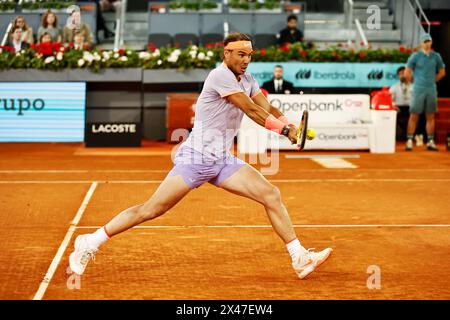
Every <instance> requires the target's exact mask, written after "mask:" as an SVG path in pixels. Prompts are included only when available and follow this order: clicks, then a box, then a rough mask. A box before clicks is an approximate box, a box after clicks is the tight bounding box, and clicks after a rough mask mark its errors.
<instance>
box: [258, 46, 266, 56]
mask: <svg viewBox="0 0 450 320" xmlns="http://www.w3.org/2000/svg"><path fill="white" fill-rule="evenodd" d="M259 54H260V55H261V57H264V56H265V55H266V48H262V49H261V50H259Z"/></svg>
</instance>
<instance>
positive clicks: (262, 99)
mask: <svg viewBox="0 0 450 320" xmlns="http://www.w3.org/2000/svg"><path fill="white" fill-rule="evenodd" d="M252 100H253V102H254V103H255V104H257V105H258V106H260V107H261V108H263V109H264V110H266V111H267V112H269V113H270V114H272V115H273V116H274V117H275V118H277V119H278V118H280V117H284V114H283V113H282V112H281V111H280V109H278V108H275V107H274V106H272V105H271V104H270V102H269V100H267V98H266V96H265V95H264V94H263V93H262V92H261V91H260V92H259V93H257V94H256V95H255V96H253V97H252Z"/></svg>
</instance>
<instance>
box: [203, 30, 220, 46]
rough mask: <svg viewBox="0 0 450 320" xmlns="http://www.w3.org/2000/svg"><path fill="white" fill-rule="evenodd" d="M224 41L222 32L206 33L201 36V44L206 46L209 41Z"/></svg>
mask: <svg viewBox="0 0 450 320" xmlns="http://www.w3.org/2000/svg"><path fill="white" fill-rule="evenodd" d="M221 41H223V35H222V34H220V33H204V34H202V35H201V36H200V44H201V45H202V46H206V45H207V44H209V43H217V42H221Z"/></svg>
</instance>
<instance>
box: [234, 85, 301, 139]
mask: <svg viewBox="0 0 450 320" xmlns="http://www.w3.org/2000/svg"><path fill="white" fill-rule="evenodd" d="M227 99H228V101H229V102H231V103H232V104H233V105H235V106H236V107H238V108H239V109H241V110H242V111H243V112H244V113H245V114H246V115H247V116H248V117H249V118H250V119H252V120H253V121H255V122H256V123H257V124H259V125H260V126H262V127H265V128H266V129H269V130H272V128H273V129H274V131H276V128H280V127H281V128H282V127H284V126H285V124H284V123H282V122H281V121H280V120H278V119H277V118H275V117H274V116H273V115H272V114H271V113H270V112H268V111H267V110H266V109H264V108H262V107H261V106H259V105H257V104H256V103H255V102H253V100H252V99H250V97H248V96H247V95H246V94H245V93H243V92H237V93H233V94H231V95H229V96H228V97H227ZM288 138H289V140H290V141H291V142H292V143H297V130H296V128H295V126H290V130H289V136H288Z"/></svg>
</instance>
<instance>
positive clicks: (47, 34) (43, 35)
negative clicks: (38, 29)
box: [39, 32, 53, 43]
mask: <svg viewBox="0 0 450 320" xmlns="http://www.w3.org/2000/svg"><path fill="white" fill-rule="evenodd" d="M45 36H50V39H51V40H50V42H51V41H52V40H53V39H52V35H51V34H50V33H48V32H43V33H42V34H41V36H40V37H39V43H42V38H43V37H45Z"/></svg>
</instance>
